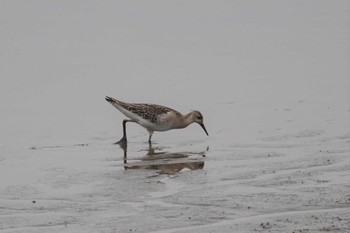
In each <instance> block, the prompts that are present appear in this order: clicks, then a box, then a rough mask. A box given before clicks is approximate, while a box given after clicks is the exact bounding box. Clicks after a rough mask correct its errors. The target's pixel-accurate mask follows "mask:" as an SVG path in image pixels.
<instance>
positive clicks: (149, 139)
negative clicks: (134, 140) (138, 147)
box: [115, 119, 154, 145]
mask: <svg viewBox="0 0 350 233" xmlns="http://www.w3.org/2000/svg"><path fill="white" fill-rule="evenodd" d="M127 122H135V121H134V120H130V119H125V120H123V137H122V138H121V139H120V140H119V141H117V142H116V143H115V144H126V143H127V142H128V140H127V139H126V123H127ZM153 132H154V131H153V130H148V133H149V137H148V143H149V144H150V145H151V138H152V135H153Z"/></svg>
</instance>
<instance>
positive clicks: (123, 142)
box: [114, 137, 128, 145]
mask: <svg viewBox="0 0 350 233" xmlns="http://www.w3.org/2000/svg"><path fill="white" fill-rule="evenodd" d="M127 142H128V140H127V139H126V137H122V138H121V139H120V140H119V141H117V142H116V143H114V144H119V145H122V144H126V143H127Z"/></svg>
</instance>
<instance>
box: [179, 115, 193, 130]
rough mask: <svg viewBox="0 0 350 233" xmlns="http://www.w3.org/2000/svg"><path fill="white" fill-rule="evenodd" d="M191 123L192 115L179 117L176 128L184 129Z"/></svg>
mask: <svg viewBox="0 0 350 233" xmlns="http://www.w3.org/2000/svg"><path fill="white" fill-rule="evenodd" d="M192 123H193V119H192V114H191V113H188V114H186V115H184V116H182V117H181V120H179V122H178V125H177V128H186V127H187V126H188V125H190V124H192Z"/></svg>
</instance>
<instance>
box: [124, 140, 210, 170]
mask: <svg viewBox="0 0 350 233" xmlns="http://www.w3.org/2000/svg"><path fill="white" fill-rule="evenodd" d="M118 144H119V146H120V148H121V149H122V150H123V152H124V169H125V170H128V169H150V170H157V171H158V172H159V173H160V174H174V173H176V172H179V171H181V170H183V169H185V168H187V169H190V170H197V169H203V167H204V161H203V160H204V159H203V157H205V152H197V153H193V152H175V153H174V152H165V151H162V148H154V147H153V146H152V144H151V143H149V146H148V148H147V149H146V150H145V151H147V153H146V155H145V156H144V157H142V158H140V160H139V161H138V162H128V144H127V143H118Z"/></svg>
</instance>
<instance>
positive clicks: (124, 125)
mask: <svg viewBox="0 0 350 233" xmlns="http://www.w3.org/2000/svg"><path fill="white" fill-rule="evenodd" d="M126 122H134V121H133V120H129V119H125V120H123V137H122V138H121V139H120V140H119V141H118V142H116V144H125V143H127V139H126Z"/></svg>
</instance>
